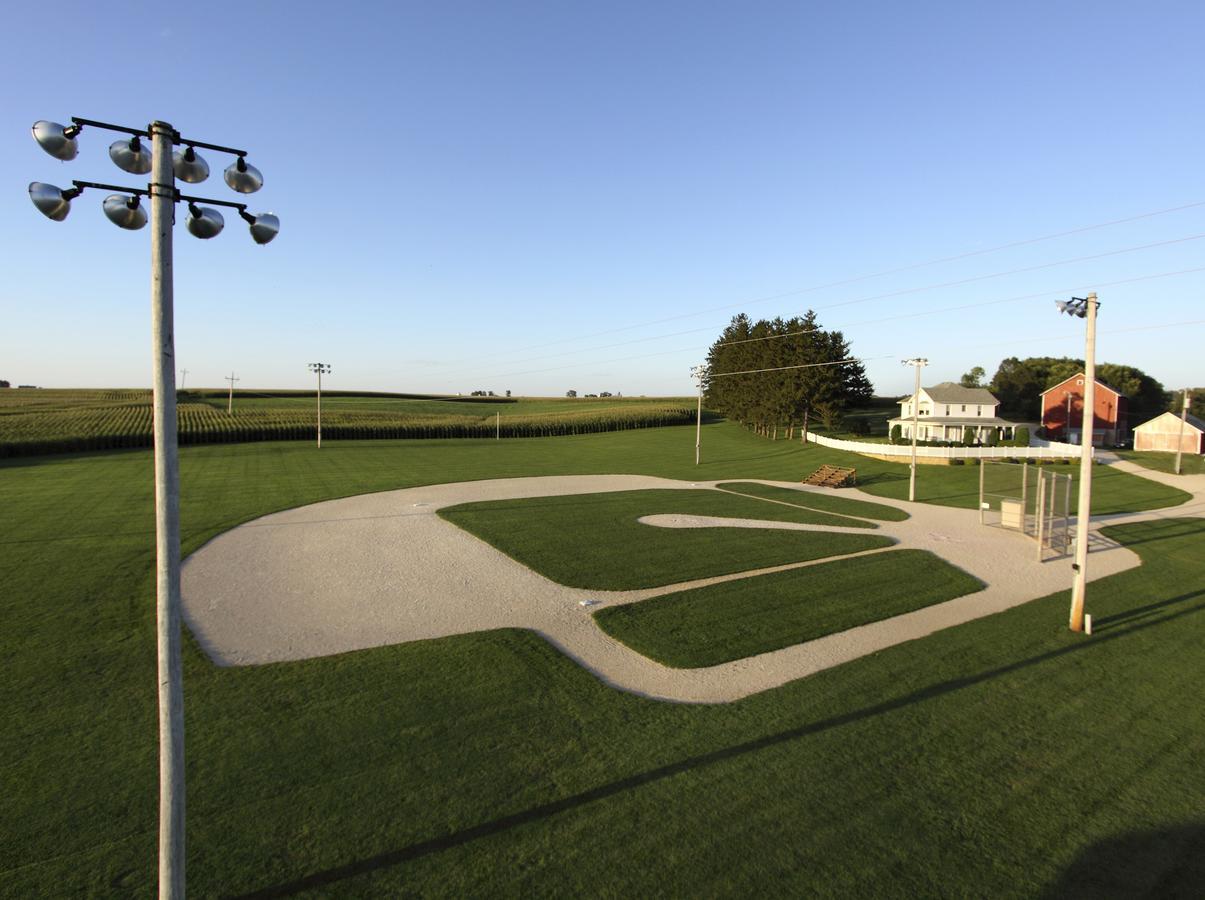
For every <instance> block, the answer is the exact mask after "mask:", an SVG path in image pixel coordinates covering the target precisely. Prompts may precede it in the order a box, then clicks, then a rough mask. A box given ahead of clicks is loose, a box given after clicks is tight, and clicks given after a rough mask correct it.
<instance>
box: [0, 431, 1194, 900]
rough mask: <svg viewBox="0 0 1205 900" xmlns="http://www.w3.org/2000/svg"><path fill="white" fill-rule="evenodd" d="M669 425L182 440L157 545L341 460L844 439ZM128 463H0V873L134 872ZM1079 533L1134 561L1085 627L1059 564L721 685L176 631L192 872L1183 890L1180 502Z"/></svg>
mask: <svg viewBox="0 0 1205 900" xmlns="http://www.w3.org/2000/svg"><path fill="white" fill-rule="evenodd" d="M693 439H694V429H693V428H660V429H647V430H640V431H626V432H616V433H610V434H594V435H579V436H570V437H562V438H556V439H548V440H536V439H524V440H512V441H503V442H497V441H488V440H459V441H356V442H350V441H348V442H338V441H334V442H331V443H330V444H328V445H325V446H324V447H323V449H322V450H321V451H317V450H316V449H315V448H313V447H312V446H309V445H307V444H300V443H288V442H276V443H260V444H228V445H212V446H195V447H185V448H184V449H183V450H182V452H181V476H182V489H183V503H182V534H183V543H184V551H185V552H186V553H188V552H190V551H192V550H195V549H196V548H197V547H199V546H201V544H203V543H204V542H205V541H207V540H208V539H209V538H210V537H212V536H214V535H215V534H217V533H220V532H222V531H225V530H227V529H229V528H230V527H232V526H234V525H235V524H238V523H240V522H244V521H247V520H249V519H252V518H255V517H257V516H260V515H263V514H265V513H267V512H271V511H274V510H279V509H285V508H290V507H294V506H298V505H302V504H305V503H311V502H315V501H318V500H322V499H329V498H334V497H340V496H347V495H351V494H356V493H362V492H366V491H374V490H384V489H390V488H396V487H406V486H411V485H418V484H425V483H437V482H449V481H463V480H472V479H479V478H494V477H506V476H514V475H534V474H590V473H611V472H631V473H644V474H650V475H663V476H666V477H672V478H679V479H691V478H698V479H700V480H702V479H707V480H718V479H726V480H731V481H738V480H742V479H749V478H766V479H776V480H798V479H799V478H800V477H802V475H803V474H806V472H808V471H811V469H813V468H815V467H816V466H817V465H819V464H820V463H821V462H836V463H838V464H841V463H848V461H849V459H850V457H848V456H847V455H845V454H841V453H839V452H837V451H829V450H821V449H819V448H815V447H812V448H807V449H801V448H800V447H799V445H798V444H797V443H795V444H787V443H786V442H776V443H775V442H769V441H765V440H760V439H756V438H753V437H751V436H750V435H749V434H748V433H746V432H745V431H743V430H742V429H740V428H738V427H736V426H733V425H730V424H728V423H718V424H713V425H708V426H706V427H705V428H704V434H703V460H704V462H703V465H702V466H699V467H695V466H694V465H693V461H694V458H693V449H694V448H693V444H694V441H693ZM854 464H856V465H857V466H858V468H859V477H860V479H861V480H862V481H863V483H864V484H866V485H867V489H868V490H870V491H872V492H876V493H879V494H880V495H883V496H891V497H900V496H904V495H906V492H907V467H906V466H902V465H896V464H891V463H880V462H877V461H872V460H861V459H857V460H856V461H855V463H854ZM934 468H935V471H932V472H930V471H928V470H922V473H921V475H920V476H919V478H918V494H919V496H920V497H921V498H922V499H923V500H925V501H926V502H940V503H944V504H946V505H954V506H973V505H974V502H975V498H976V496H977V482H976V481H975V480H974V479H975V477H976V475H977V472H976V470H975V469H974V468H973V467H966V469H963V468H961V467H952V468H948V469H947V468H942V469H937V468H936V467H934ZM149 470H150V454H149V452H148V451H145V450H129V451H117V452H107V453H98V454H78V455H62V456H53V457H45V456H43V457H26V458H17V459H10V460H5V461H3V462H0V495H3V496H4V498H5V503H3V504H0V527H2V531H0V535H2V537H0V573H2V574H3V581H2V582H0V583H2V584H3V585H4V587H3V590H2V591H0V606H2V609H3V615H4V621H5V623H6V627H5V629H4V630H3V632H2V633H0V642H2V644H3V652H4V656H5V660H6V667H5V668H6V678H5V679H4V683H3V686H0V697H3V703H4V709H5V711H6V721H7V723H8V724H9V727H7V728H6V729H4V731H3V733H0V750H2V753H3V758H4V760H5V761H6V762H5V787H6V790H5V792H4V794H3V796H2V797H0V820H2V821H4V822H5V823H6V828H5V831H4V833H3V835H2V836H0V895H3V896H12V897H26V896H36V895H39V894H42V893H45V888H46V886H47V885H54V886H55V891H56V892H58V893H62V894H71V893H80V894H89V895H114V894H122V895H125V894H143V895H145V894H146V893H148V892H150V891H152V890H153V885H154V880H155V871H154V866H155V863H154V859H155V815H156V769H155V765H156V751H155V726H156V717H155V661H154V652H155V647H154V626H153V615H154V610H153V606H154V604H153V595H154V586H153V578H152V575H151V573H152V571H153V552H154V551H153V512H152V507H151V484H150V479H149ZM1094 487H1095V500H1096V511H1105V510H1108V511H1123V510H1126V509H1149V508H1156V507H1160V506H1166V505H1171V504H1174V503H1177V502H1182V501H1183V499H1186V498H1187V495H1185V494H1183V493H1182V492H1178V491H1175V490H1173V489H1168V488H1164V487H1162V486H1160V485H1157V484H1153V483H1151V482H1146V481H1143V480H1141V479H1138V478H1135V477H1134V476H1130V475H1126V474H1125V473H1119V472H1110V471H1109V470H1108V469H1103V468H1102V469H1101V470H1099V471H1098V472H1097V473H1096V480H1095V481H1094ZM836 496H837V497H843V496H844V495H843V494H840V493H839V494H837V495H836ZM750 502H753V501H752V500H751V501H750ZM760 502H761V505H763V506H772V505H773V504H766V503H764V501H760ZM783 509H787V508H786V507H783ZM786 514H788V515H795V514H796V513H795V512H794V511H792V510H787V513H786ZM802 514H804V515H806V514H807V513H806V511H804V512H803V513H802ZM873 534H874V533H873V531H868V533H867V536H868V537H872V536H873ZM1107 534H1108V535H1109V536H1110V537H1112V538H1114V539H1116V540H1118V541H1121V542H1123V543H1125V544H1126V545H1128V546H1130V547H1131V548H1132V549H1133V550H1134V551H1135V552H1136V553H1138V554H1139V555H1140V556H1141V557H1142V558H1143V560H1144V563H1145V564H1144V565H1143V566H1142V567H1141V568H1139V569H1137V570H1134V571H1132V572H1129V573H1124V574H1122V575H1118V576H1114V577H1112V578H1109V579H1106V580H1104V581H1101V582H1094V583H1093V585H1092V586H1091V588H1090V594H1089V608H1090V611H1091V612H1092V613H1093V616H1094V619H1095V625H1096V632H1097V633H1096V635H1095V636H1094V637H1092V638H1091V639H1085V638H1083V637H1077V636H1073V635H1071V634H1070V633H1069V632H1067V630H1066V628H1065V619H1066V611H1067V603H1068V598H1067V593H1066V592H1061V593H1059V594H1056V595H1053V596H1051V597H1048V598H1045V599H1042V600H1038V601H1035V602H1034V603H1030V604H1027V605H1025V606H1022V607H1018V608H1016V609H1013V610H1011V611H1009V612H1006V613H1003V614H1000V615H997V616H992V617H990V618H986V619H982V620H978V621H976V622H972V623H969V624H967V625H964V626H960V627H957V628H953V629H949V630H947V631H944V632H941V633H938V634H935V635H932V636H931V637H928V638H925V639H923V640H920V641H915V642H912V643H909V644H903V645H900V646H898V647H894V648H891V649H889V650H886V651H883V652H880V653H877V654H875V655H873V656H868V657H865V658H863V659H860V660H857V661H855V662H853V663H849V664H847V665H844V666H840V667H838V668H835V669H831V670H829V671H826V672H823V673H821V674H819V675H816V676H814V677H811V678H808V679H804V680H801V681H798V682H794V683H791V684H789V685H787V686H786V687H783V688H780V689H777V690H774V691H768V692H765V693H763V694H758V695H755V696H753V697H750V698H747V699H746V700H743V701H740V702H737V703H733V704H727V705H720V706H688V705H676V704H667V703H659V702H654V701H650V700H646V699H643V698H640V697H636V696H632V695H629V694H624V693H621V692H618V691H615V690H613V689H611V688H609V687H607V686H606V685H604V684H602V683H600V682H599V681H598V680H597V679H596V678H594V677H593V676H592V675H590V673H588V672H586V671H584V670H583V669H581V668H580V667H579V666H577V665H576V664H575V663H573V662H572V661H571V660H569V659H567V658H565V657H564V656H563V655H561V654H560V653H559V652H557V651H556V650H555V649H554V648H553V647H551V646H550V645H549V644H547V643H546V642H544V641H543V640H541V639H539V638H538V637H536V636H534V635H532V634H530V633H526V632H523V631H517V630H504V631H495V632H486V633H481V634H474V635H466V636H460V637H455V638H447V639H440V640H432V641H425V642H419V643H414V644H407V645H402V646H394V647H382V648H378V649H374V650H366V651H360V652H355V653H348V654H343V655H340V656H335V657H329V658H325V659H316V660H308V661H304V662H296V663H281V664H273V665H268V666H262V667H253V668H232V669H219V668H216V667H214V666H213V665H211V664H210V663H209V662H208V660H207V659H206V658H205V657H204V655H203V654H202V653H201V652H200V650H199V649H198V648H197V647H196V645H195V643H194V642H193V641H192V640H191V638H188V637H186V640H185V697H186V703H187V729H188V731H187V748H188V751H187V752H188V779H189V814H188V815H189V845H188V846H189V884H190V890H191V892H192V893H193V894H194V895H196V896H231V895H236V896H237V895H249V894H250V895H253V894H256V893H258V894H259V895H261V896H285V895H292V894H297V893H301V892H304V891H313V892H316V893H319V894H351V895H357V894H358V895H363V894H373V893H375V894H398V893H412V894H431V895H445V896H453V895H456V896H464V895H490V894H500V893H507V894H519V893H524V894H545V895H546V894H567V893H574V894H589V895H595V894H612V895H615V894H625V895H659V894H716V893H720V894H736V893H742V894H749V893H754V892H773V893H816V894H829V895H837V894H840V895H847V896H848V895H859V896H861V895H897V896H932V895H935V894H945V895H967V894H970V895H985V894H990V895H1035V894H1041V893H1043V892H1047V893H1049V895H1051V896H1067V895H1071V894H1073V893H1076V892H1080V893H1090V892H1091V890H1092V889H1095V890H1096V891H1098V892H1108V891H1112V892H1121V893H1130V894H1142V893H1148V894H1155V895H1176V894H1177V893H1180V894H1182V895H1188V894H1191V892H1192V891H1193V890H1194V889H1195V887H1196V886H1199V884H1200V883H1201V882H1202V879H1205V871H1203V860H1205V854H1203V853H1202V852H1201V849H1202V847H1203V846H1205V823H1203V822H1202V820H1201V812H1200V811H1201V809H1202V808H1203V805H1205V796H1203V794H1205V790H1203V789H1202V787H1201V785H1200V784H1199V783H1198V781H1197V780H1194V779H1192V778H1191V777H1187V776H1188V774H1189V773H1192V772H1195V771H1196V767H1197V760H1199V759H1200V758H1201V756H1202V755H1203V754H1205V711H1203V710H1202V708H1201V705H1200V703H1199V702H1198V695H1199V691H1198V690H1197V687H1196V682H1197V680H1198V676H1197V673H1199V672H1200V671H1201V670H1202V669H1203V668H1205V645H1202V642H1201V641H1200V640H1199V634H1200V633H1201V628H1202V626H1205V591H1203V590H1202V589H1201V588H1200V585H1201V584H1203V583H1205V558H1203V557H1202V555H1201V553H1200V549H1199V548H1200V546H1201V542H1202V540H1205V522H1203V521H1202V520H1199V519H1178V518H1176V517H1175V511H1174V509H1173V510H1170V511H1169V512H1168V514H1167V517H1166V518H1161V519H1160V520H1159V521H1156V522H1149V523H1142V524H1135V525H1126V526H1115V527H1111V528H1109V529H1108V530H1107ZM888 552H891V551H888Z"/></svg>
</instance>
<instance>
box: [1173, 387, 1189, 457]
mask: <svg viewBox="0 0 1205 900" xmlns="http://www.w3.org/2000/svg"><path fill="white" fill-rule="evenodd" d="M1191 401H1192V394H1190V393H1189V392H1188V388H1185V389H1184V408H1183V409H1181V410H1180V437H1179V439H1178V440H1177V441H1176V474H1177V475H1179V474H1180V454H1181V453H1182V452H1183V450H1184V425H1185V424H1186V420H1187V419H1188V404H1189V403H1190V402H1191Z"/></svg>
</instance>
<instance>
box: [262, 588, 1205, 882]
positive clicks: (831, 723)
mask: <svg viewBox="0 0 1205 900" xmlns="http://www.w3.org/2000/svg"><path fill="white" fill-rule="evenodd" d="M1203 594H1205V591H1194V592H1192V593H1190V594H1181V595H1179V596H1177V597H1171V598H1169V599H1167V600H1163V601H1161V602H1160V603H1156V604H1151V605H1150V606H1148V607H1143V608H1142V609H1140V610H1134V611H1133V612H1134V613H1135V616H1134V618H1138V617H1139V616H1140V615H1141V616H1147V617H1149V616H1151V615H1153V614H1154V613H1155V612H1157V611H1158V610H1160V609H1167V608H1169V607H1173V606H1176V605H1178V604H1182V603H1184V602H1186V601H1188V600H1192V599H1194V598H1197V597H1201V596H1202V595H1203ZM1201 610H1205V603H1198V604H1195V605H1193V606H1190V607H1188V608H1185V609H1179V610H1176V611H1174V612H1169V613H1168V614H1167V615H1164V616H1161V617H1159V618H1157V619H1149V618H1148V621H1145V622H1141V623H1138V624H1131V625H1129V626H1128V627H1126V626H1123V625H1113V626H1112V627H1111V628H1109V629H1108V630H1107V633H1104V634H1101V635H1100V636H1097V637H1093V638H1091V639H1087V640H1077V641H1076V642H1075V643H1073V644H1068V645H1067V646H1064V647H1059V648H1057V649H1055V650H1049V651H1047V652H1045V653H1039V654H1038V655H1036V656H1031V657H1029V658H1028V659H1022V660H1018V661H1016V662H1012V663H1009V664H1008V665H1004V666H998V667H996V668H994V669H988V670H987V671H984V672H980V673H979V674H977V675H968V676H966V677H964V678H954V679H950V680H948V681H942V682H939V683H937V684H933V685H930V686H929V687H926V688H922V689H921V690H918V691H914V692H913V693H911V694H907V695H905V696H903V697H897V698H895V699H893V700H887V701H884V702H882V703H876V704H874V705H873V706H867V707H864V708H862V709H858V710H854V711H852V712H848V713H844V714H842V715H839V716H833V717H831V718H828V719H822V720H820V721H819V722H813V723H810V724H807V725H802V726H800V727H798V728H792V729H788V730H787V731H781V732H778V733H777V734H770V735H766V736H765V737H760V738H757V739H755V740H752V741H746V742H745V743H741V744H735V745H733V746H731V747H724V748H721V749H719V750H713V751H711V752H710V753H703V754H700V755H698V756H693V757H689V758H687V759H683V760H680V761H678V762H675V763H670V764H669V765H665V766H661V767H659V768H656V769H650V770H648V771H646V772H639V773H637V774H635V775H631V776H629V777H627V778H621V779H619V780H617V781H612V782H610V783H608V784H602V785H599V786H598V787H595V788H591V789H590V790H587V791H582V792H581V793H578V794H574V795H572V796H570V797H564V798H562V799H560V800H554V801H552V802H550V803H544V804H541V805H539V806H534V807H532V808H530V809H526V810H523V811H521V812H517V813H512V814H511V815H508V816H501V817H500V818H497V819H493V820H492V821H489V822H483V823H481V824H480V825H475V826H473V827H472V828H465V829H462V830H461V831H457V832H454V833H452V834H448V835H444V836H443V837H438V838H432V839H431V840H428V841H420V842H418V843H415V844H410V845H409V846H406V847H399V848H397V849H395V850H389V851H387V852H385V853H379V854H377V855H375V856H369V857H366V858H364V859H360V860H356V861H354V862H350V863H346V864H344V865H341V866H335V867H332V868H329V869H324V870H322V871H320V872H314V873H312V874H310V875H306V876H304V877H301V878H298V879H296V880H294V881H288V882H284V883H282V884H277V885H271V886H269V887H264V888H260V889H259V890H255V891H252V892H250V893H247V894H243V895H240V896H241V897H242V898H244V900H252V898H268V897H288V896H291V895H293V894H297V893H300V892H302V891H309V890H314V889H320V888H324V887H329V886H331V885H335V884H338V883H339V882H340V881H344V880H346V879H348V878H355V877H357V876H360V875H367V874H370V873H372V872H376V871H379V870H381V869H386V868H389V867H391V866H396V865H399V864H401V863H404V862H409V861H410V860H414V859H419V858H421V857H424V856H428V855H430V854H432V853H439V852H442V851H444V850H450V849H452V848H455V847H460V846H463V845H465V844H469V843H471V842H473V841H475V840H479V839H481V838H487V837H491V836H493V835H496V834H500V833H502V832H505V831H508V830H510V829H512V828H518V827H521V826H523V825H528V824H531V823H533V822H538V821H541V820H543V819H548V818H551V817H552V816H555V815H557V814H559V813H563V812H567V811H569V810H571V809H575V808H577V807H580V806H585V805H586V804H589V803H593V802H595V801H598V800H604V799H606V798H608V797H613V796H615V795H617V794H621V793H623V792H624V791H630V790H635V789H637V788H640V787H644V786H645V785H649V784H653V783H656V782H659V781H663V780H665V779H667V778H672V777H674V776H676V775H681V774H683V773H686V772H690V771H692V770H696V769H702V768H706V767H708V766H712V765H715V764H717V763H722V762H726V761H728V760H731V759H736V758H739V757H741V756H745V755H747V754H750V753H757V752H759V751H762V750H766V749H768V748H770V747H775V746H778V745H780V744H786V743H790V742H792V741H797V740H800V739H802V738H807V737H811V736H812V735H816V734H820V733H822V732H825V731H829V730H830V729H833V728H840V727H842V726H844V725H850V724H853V723H854V722H860V721H863V720H865V719H872V718H874V717H876V716H881V715H885V714H887V713H891V712H895V711H896V710H900V709H904V708H906V707H908V706H911V705H913V704H915V703H923V702H925V701H927V700H934V699H936V698H939V697H943V696H945V695H947V694H951V693H954V692H955V691H959V690H962V689H964V688H968V687H974V686H975V685H979V684H983V683H985V682H988V681H991V680H992V679H994V678H1000V677H1002V676H1004V675H1009V674H1012V673H1013V672H1017V671H1020V670H1022V669H1027V668H1029V667H1030V666H1035V665H1039V664H1041V663H1044V662H1049V661H1051V660H1054V659H1059V658H1061V657H1064V656H1067V655H1069V654H1072V653H1080V652H1082V651H1084V650H1090V649H1092V648H1094V647H1098V646H1100V644H1102V643H1104V642H1106V641H1111V640H1117V639H1119V638H1122V637H1126V636H1127V635H1130V634H1133V633H1135V632H1137V631H1141V630H1144V629H1146V628H1151V627H1154V626H1156V625H1162V624H1164V623H1166V622H1170V621H1173V620H1175V619H1179V618H1182V617H1184V616H1188V615H1192V614H1193V613H1196V612H1199V611H1201ZM1127 615H1129V614H1128V613H1122V614H1119V615H1117V616H1110V617H1109V618H1108V619H1102V620H1100V621H1101V623H1102V624H1103V623H1105V622H1120V620H1121V619H1122V618H1123V617H1126V616H1127ZM1101 630H1102V631H1105V629H1101Z"/></svg>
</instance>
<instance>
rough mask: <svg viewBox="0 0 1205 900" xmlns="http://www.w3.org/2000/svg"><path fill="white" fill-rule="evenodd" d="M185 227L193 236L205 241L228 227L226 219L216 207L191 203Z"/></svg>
mask: <svg viewBox="0 0 1205 900" xmlns="http://www.w3.org/2000/svg"><path fill="white" fill-rule="evenodd" d="M184 227H185V228H187V229H188V232H189V234H191V235H192V236H193V237H199V238H200V239H201V240H203V241H204V240H208V239H209V238H211V237H217V236H218V235H219V234H221V233H222V229H223V228H225V227H226V220H225V219H223V218H222V214H221V213H220V212H218V211H217V210H216V209H213V208H211V207H208V206H197V204H195V203H189V204H188V218H187V219H186V220H185V221H184Z"/></svg>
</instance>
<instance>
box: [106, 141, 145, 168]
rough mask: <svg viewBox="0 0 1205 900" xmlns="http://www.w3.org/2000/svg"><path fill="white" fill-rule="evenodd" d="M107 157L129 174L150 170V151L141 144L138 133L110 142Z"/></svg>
mask: <svg viewBox="0 0 1205 900" xmlns="http://www.w3.org/2000/svg"><path fill="white" fill-rule="evenodd" d="M109 158H110V159H112V160H113V162H114V164H116V166H117V168H119V169H121V170H122V171H123V172H129V173H130V174H131V175H145V174H147V173H148V172H150V171H151V151H150V150H148V149H147V148H146V147H144V146H142V141H140V140H139V139H138V135H134V136H133V137H132V138H130V139H129V140H121V141H114V142H113V143H112V144H110V145H109Z"/></svg>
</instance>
